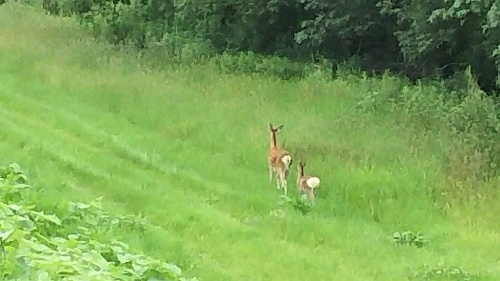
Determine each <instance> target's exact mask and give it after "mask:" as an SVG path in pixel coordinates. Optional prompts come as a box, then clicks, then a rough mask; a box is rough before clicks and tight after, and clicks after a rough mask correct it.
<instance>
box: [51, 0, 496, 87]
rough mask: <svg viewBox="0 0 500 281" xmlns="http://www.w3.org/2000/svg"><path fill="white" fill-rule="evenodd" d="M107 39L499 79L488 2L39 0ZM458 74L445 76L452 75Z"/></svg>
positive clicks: (412, 73)
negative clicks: (468, 70)
mask: <svg viewBox="0 0 500 281" xmlns="http://www.w3.org/2000/svg"><path fill="white" fill-rule="evenodd" d="M43 1H44V7H45V9H47V11H49V12H51V13H55V14H65V15H69V14H76V15H78V16H79V17H80V19H81V20H82V22H84V23H85V24H87V25H89V26H91V27H92V29H93V30H94V31H95V33H96V34H98V35H102V36H104V37H105V38H107V39H109V40H110V41H111V42H114V43H127V44H134V45H135V46H137V47H139V48H152V47H154V48H159V47H160V48H161V49H162V50H163V51H164V52H169V53H170V52H174V53H176V52H177V53H182V52H183V51H186V49H185V46H186V44H189V45H190V46H189V51H190V52H195V53H196V55H197V58H198V57H204V56H207V55H211V54H212V53H213V52H224V51H228V52H232V51H248V52H254V53H258V54H273V55H281V56H286V57H289V58H293V59H310V58H311V57H314V58H317V59H319V58H327V59H330V60H333V61H336V62H341V61H346V60H347V61H349V62H350V64H351V65H354V66H355V67H362V68H363V69H366V70H370V71H373V72H375V73H382V72H383V71H385V70H386V69H391V70H393V71H397V72H402V73H404V74H405V75H407V76H408V77H410V78H412V79H415V78H422V77H424V78H432V77H452V76H453V75H454V74H457V75H459V76H460V74H462V73H463V71H464V70H465V69H466V67H467V66H469V65H470V66H472V72H473V73H474V75H475V77H476V78H477V79H478V81H479V84H480V85H481V86H482V88H483V89H486V90H488V91H491V90H495V89H498V86H500V78H499V77H500V76H499V75H498V73H499V70H500V10H499V9H500V7H498V3H497V2H495V1H493V0H471V1H463V0H448V1H441V0H433V1H421V0H403V1H390V0H350V1H333V0H292V1H290V0H272V1H261V0H224V1H221V0H183V1H174V0H112V1H108V0H77V1H74V0H43ZM460 79H462V78H461V77H459V78H457V79H456V81H455V82H459V81H460Z"/></svg>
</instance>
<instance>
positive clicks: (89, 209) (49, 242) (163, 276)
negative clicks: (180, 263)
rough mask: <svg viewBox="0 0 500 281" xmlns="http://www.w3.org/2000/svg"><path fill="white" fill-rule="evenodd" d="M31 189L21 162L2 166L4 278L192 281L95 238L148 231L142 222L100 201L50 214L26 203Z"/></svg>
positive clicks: (116, 244)
mask: <svg viewBox="0 0 500 281" xmlns="http://www.w3.org/2000/svg"><path fill="white" fill-rule="evenodd" d="M30 189H31V187H30V186H29V185H28V184H27V176H26V175H25V174H24V173H23V172H22V171H21V168H20V166H19V165H18V164H16V163H13V164H11V165H9V166H7V167H0V199H1V201H0V242H1V243H0V251H1V253H2V258H1V259H0V272H1V276H0V277H1V279H2V280H83V279H85V280H188V279H187V278H185V277H183V276H182V271H181V269H179V268H178V267H177V266H175V265H173V264H170V263H166V262H162V261H160V260H157V259H154V258H151V257H148V256H146V255H144V254H141V253H136V252H134V251H132V250H131V249H130V248H129V246H128V245H127V244H125V243H122V242H120V241H117V240H111V241H104V242H100V241H98V240H96V239H95V238H94V236H96V234H99V233H102V232H103V231H109V229H110V228H113V227H119V226H120V225H129V226H135V227H140V228H141V227H144V226H145V221H144V220H143V219H142V218H137V219H134V218H130V217H120V216H111V215H110V214H107V213H106V212H104V211H103V210H102V208H101V206H100V199H98V200H96V201H93V202H91V203H90V204H84V203H74V202H71V203H70V204H69V205H70V206H69V209H68V210H67V212H66V213H64V214H63V215H62V216H56V215H54V214H47V213H45V212H44V211H40V210H37V207H36V204H33V202H29V201H28V200H27V199H26V196H24V195H25V192H27V191H29V190H30ZM191 280H195V279H191Z"/></svg>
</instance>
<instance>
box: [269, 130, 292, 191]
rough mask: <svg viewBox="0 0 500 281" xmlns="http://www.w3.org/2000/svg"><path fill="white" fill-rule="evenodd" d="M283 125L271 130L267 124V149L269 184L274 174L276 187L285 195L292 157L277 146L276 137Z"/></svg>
mask: <svg viewBox="0 0 500 281" xmlns="http://www.w3.org/2000/svg"><path fill="white" fill-rule="evenodd" d="M283 127H284V125H280V126H278V127H276V128H273V125H272V124H271V123H269V131H270V132H271V148H270V149H269V158H268V163H269V182H272V181H273V172H276V174H277V177H276V187H277V189H280V188H281V187H282V188H283V189H284V191H285V195H286V194H287V181H286V179H287V177H288V173H289V170H290V165H291V164H292V156H291V155H290V153H289V152H288V151H286V150H285V149H283V148H281V147H280V146H278V141H277V135H278V130H281V129H282V128H283Z"/></svg>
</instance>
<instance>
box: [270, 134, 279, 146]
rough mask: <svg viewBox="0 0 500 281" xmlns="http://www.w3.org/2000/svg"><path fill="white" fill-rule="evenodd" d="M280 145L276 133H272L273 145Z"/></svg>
mask: <svg viewBox="0 0 500 281" xmlns="http://www.w3.org/2000/svg"><path fill="white" fill-rule="evenodd" d="M275 146H278V142H277V141H276V133H271V147H275Z"/></svg>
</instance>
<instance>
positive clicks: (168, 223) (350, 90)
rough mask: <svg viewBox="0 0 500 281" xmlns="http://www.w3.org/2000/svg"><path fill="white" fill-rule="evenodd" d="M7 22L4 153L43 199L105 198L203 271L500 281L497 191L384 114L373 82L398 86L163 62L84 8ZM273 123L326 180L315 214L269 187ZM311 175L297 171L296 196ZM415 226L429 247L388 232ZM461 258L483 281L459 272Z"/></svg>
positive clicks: (151, 247)
mask: <svg viewBox="0 0 500 281" xmlns="http://www.w3.org/2000/svg"><path fill="white" fill-rule="evenodd" d="M0 23H1V24H0V62H1V63H0V81H1V82H0V155H2V159H1V161H2V162H5V163H8V162H18V163H20V164H21V165H22V166H23V167H25V168H26V169H28V171H29V174H30V177H31V179H32V183H33V185H34V186H35V187H37V188H39V189H40V192H38V193H37V194H36V195H35V196H36V199H37V200H38V202H39V204H40V205H41V206H44V207H45V208H47V209H50V208H53V206H54V205H58V204H61V203H62V202H66V201H68V200H77V199H80V200H83V199H85V200H91V199H93V198H95V197H98V196H104V204H105V205H106V206H107V208H108V209H109V210H113V211H115V212H120V213H122V214H138V213H142V214H144V215H145V216H146V217H147V218H148V220H149V222H150V225H149V226H148V229H147V231H146V232H145V234H143V235H141V236H138V235H137V234H136V233H130V232H126V231H123V232H121V233H113V235H115V236H117V237H118V238H120V239H123V240H125V241H127V242H129V243H130V244H132V245H133V247H135V248H136V249H141V250H144V251H145V252H147V253H149V254H151V255H153V256H156V257H159V258H162V259H164V260H166V261H169V262H173V263H175V264H177V265H179V266H180V267H181V268H182V269H184V270H185V271H186V273H187V274H188V275H190V276H197V277H198V278H199V279H200V280H346V281H348V280H384V281H386V280H387V281H390V280H398V281H400V280H498V278H500V270H499V260H498V253H499V252H500V242H499V238H500V234H499V231H500V226H499V224H498V220H497V218H496V214H498V211H500V208H499V207H498V204H497V202H498V201H496V200H498V192H496V191H495V190H494V189H493V188H492V187H491V186H492V185H493V183H490V184H482V185H480V184H479V183H477V184H476V183H474V184H473V186H474V187H475V188H476V189H474V191H473V192H472V191H471V192H472V193H474V194H476V193H477V194H479V195H480V196H475V197H474V196H473V197H467V198H468V199H467V200H462V198H461V197H460V196H461V195H460V194H463V193H460V194H458V195H455V196H456V197H454V198H449V197H443V194H445V195H446V194H452V193H453V192H449V193H444V191H450V190H451V189H450V186H451V185H452V184H455V185H454V187H456V186H459V185H456V182H452V181H451V180H450V178H449V176H450V174H449V173H448V172H447V171H446V167H447V166H449V165H448V163H447V162H446V159H448V158H447V156H448V154H449V148H450V145H451V143H452V140H451V137H450V135H449V134H448V133H447V132H446V130H441V128H436V129H431V130H426V131H424V130H423V129H422V127H421V126H420V123H419V122H417V121H415V120H410V119H409V118H410V117H409V116H407V115H405V113H404V112H403V111H398V110H395V111H394V110H393V111H388V110H384V109H383V108H382V109H377V108H374V109H371V107H370V106H372V105H373V103H370V100H369V99H368V98H367V93H369V92H373V89H374V88H376V89H377V90H378V91H379V92H380V93H381V94H385V93H388V92H390V91H394V88H396V87H395V86H394V85H395V83H399V82H398V81H397V80H396V79H393V78H390V77H384V78H380V79H378V80H367V79H362V78H356V77H351V76H343V77H342V78H339V79H337V80H333V81H330V80H326V79H324V78H323V76H321V75H320V74H318V75H313V76H311V77H309V78H307V79H304V80H301V81H288V82H283V81H278V80H274V79H273V78H269V77H267V78H266V77H251V76H244V75H229V74H220V73H218V72H217V71H215V68H214V67H213V66H211V65H209V64H208V65H204V66H192V67H168V66H165V67H164V69H163V70H161V71H159V70H157V69H152V68H150V67H148V66H147V65H148V64H147V63H146V61H145V60H144V59H141V58H136V57H134V56H133V55H131V54H130V53H127V52H125V51H119V50H115V49H113V48H111V47H110V46H108V45H105V44H101V43H97V42H94V41H93V40H92V39H91V37H90V36H89V35H88V34H86V33H85V32H84V31H82V30H81V29H80V28H79V27H78V25H77V24H76V23H75V22H73V21H72V20H70V19H61V18H55V17H48V16H44V15H42V14H41V13H40V12H38V11H36V10H35V9H33V8H26V7H19V6H16V5H12V4H8V5H3V6H0ZM417 88H418V87H415V88H412V89H410V90H409V91H414V93H415V94H416V93H417V90H418V89H417ZM428 90H429V91H430V90H431V88H429V89H422V88H421V89H420V91H422V92H425V91H428ZM412 93H413V92H412ZM431 112H432V110H431ZM269 122H272V123H273V124H276V125H278V124H285V127H284V129H283V130H282V131H281V133H280V135H279V142H280V143H282V144H284V145H285V146H286V148H288V149H289V150H290V151H291V152H292V153H293V154H294V157H295V163H297V161H298V160H305V161H307V168H306V169H307V170H306V171H307V172H310V173H314V174H318V175H320V176H321V179H322V187H321V189H320V190H319V192H318V199H317V204H316V206H315V207H314V208H313V210H312V211H311V212H310V213H309V214H307V215H302V214H300V213H299V212H297V211H296V210H294V209H293V208H292V207H291V206H289V205H281V204H280V196H279V195H280V194H281V193H280V191H278V190H277V189H276V187H275V183H274V182H273V183H270V182H269V180H268V171H267V164H266V157H267V150H268V147H269V135H268V130H267V126H268V123H269ZM431 127H433V126H432V125H431ZM454 171H455V172H457V173H459V174H460V173H462V172H461V171H460V170H456V169H455V170H454ZM295 176H296V166H295V165H294V166H293V168H292V172H291V175H290V178H289V190H290V193H291V194H290V196H291V197H293V198H295V197H297V196H298V195H297V191H296V187H295V185H294V182H295ZM461 186H463V185H461ZM464 192H465V191H464ZM453 194H455V193H453ZM467 194H469V193H467ZM450 196H451V195H450ZM478 198H479V199H478ZM451 199H456V200H455V201H454V200H451ZM406 230H411V231H413V232H418V231H421V232H423V233H424V235H425V237H426V238H427V239H428V241H429V243H428V244H426V245H425V246H424V247H422V248H417V247H414V246H404V247H397V246H395V243H394V242H393V241H391V240H390V239H388V238H387V237H388V236H389V235H392V233H393V232H396V231H398V232H402V231H406ZM430 268H442V269H443V270H444V271H441V274H440V273H439V272H438V273H432V272H433V271H431V270H430ZM454 268H462V269H463V270H464V271H465V272H468V273H469V274H470V275H474V276H476V278H477V279H466V278H468V277H467V276H466V275H467V274H466V273H464V272H462V271H456V272H457V273H456V277H457V278H458V279H451V277H450V279H448V277H446V276H445V275H446V274H445V273H446V272H448V271H450V272H451V271H452V269H454ZM426 272H427V274H428V275H429V276H430V277H425V275H426ZM433 274H434V275H433ZM409 276H414V277H411V278H410V277H409ZM412 278H413V279H412ZM424 278H430V279H424ZM453 278H455V277H453Z"/></svg>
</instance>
